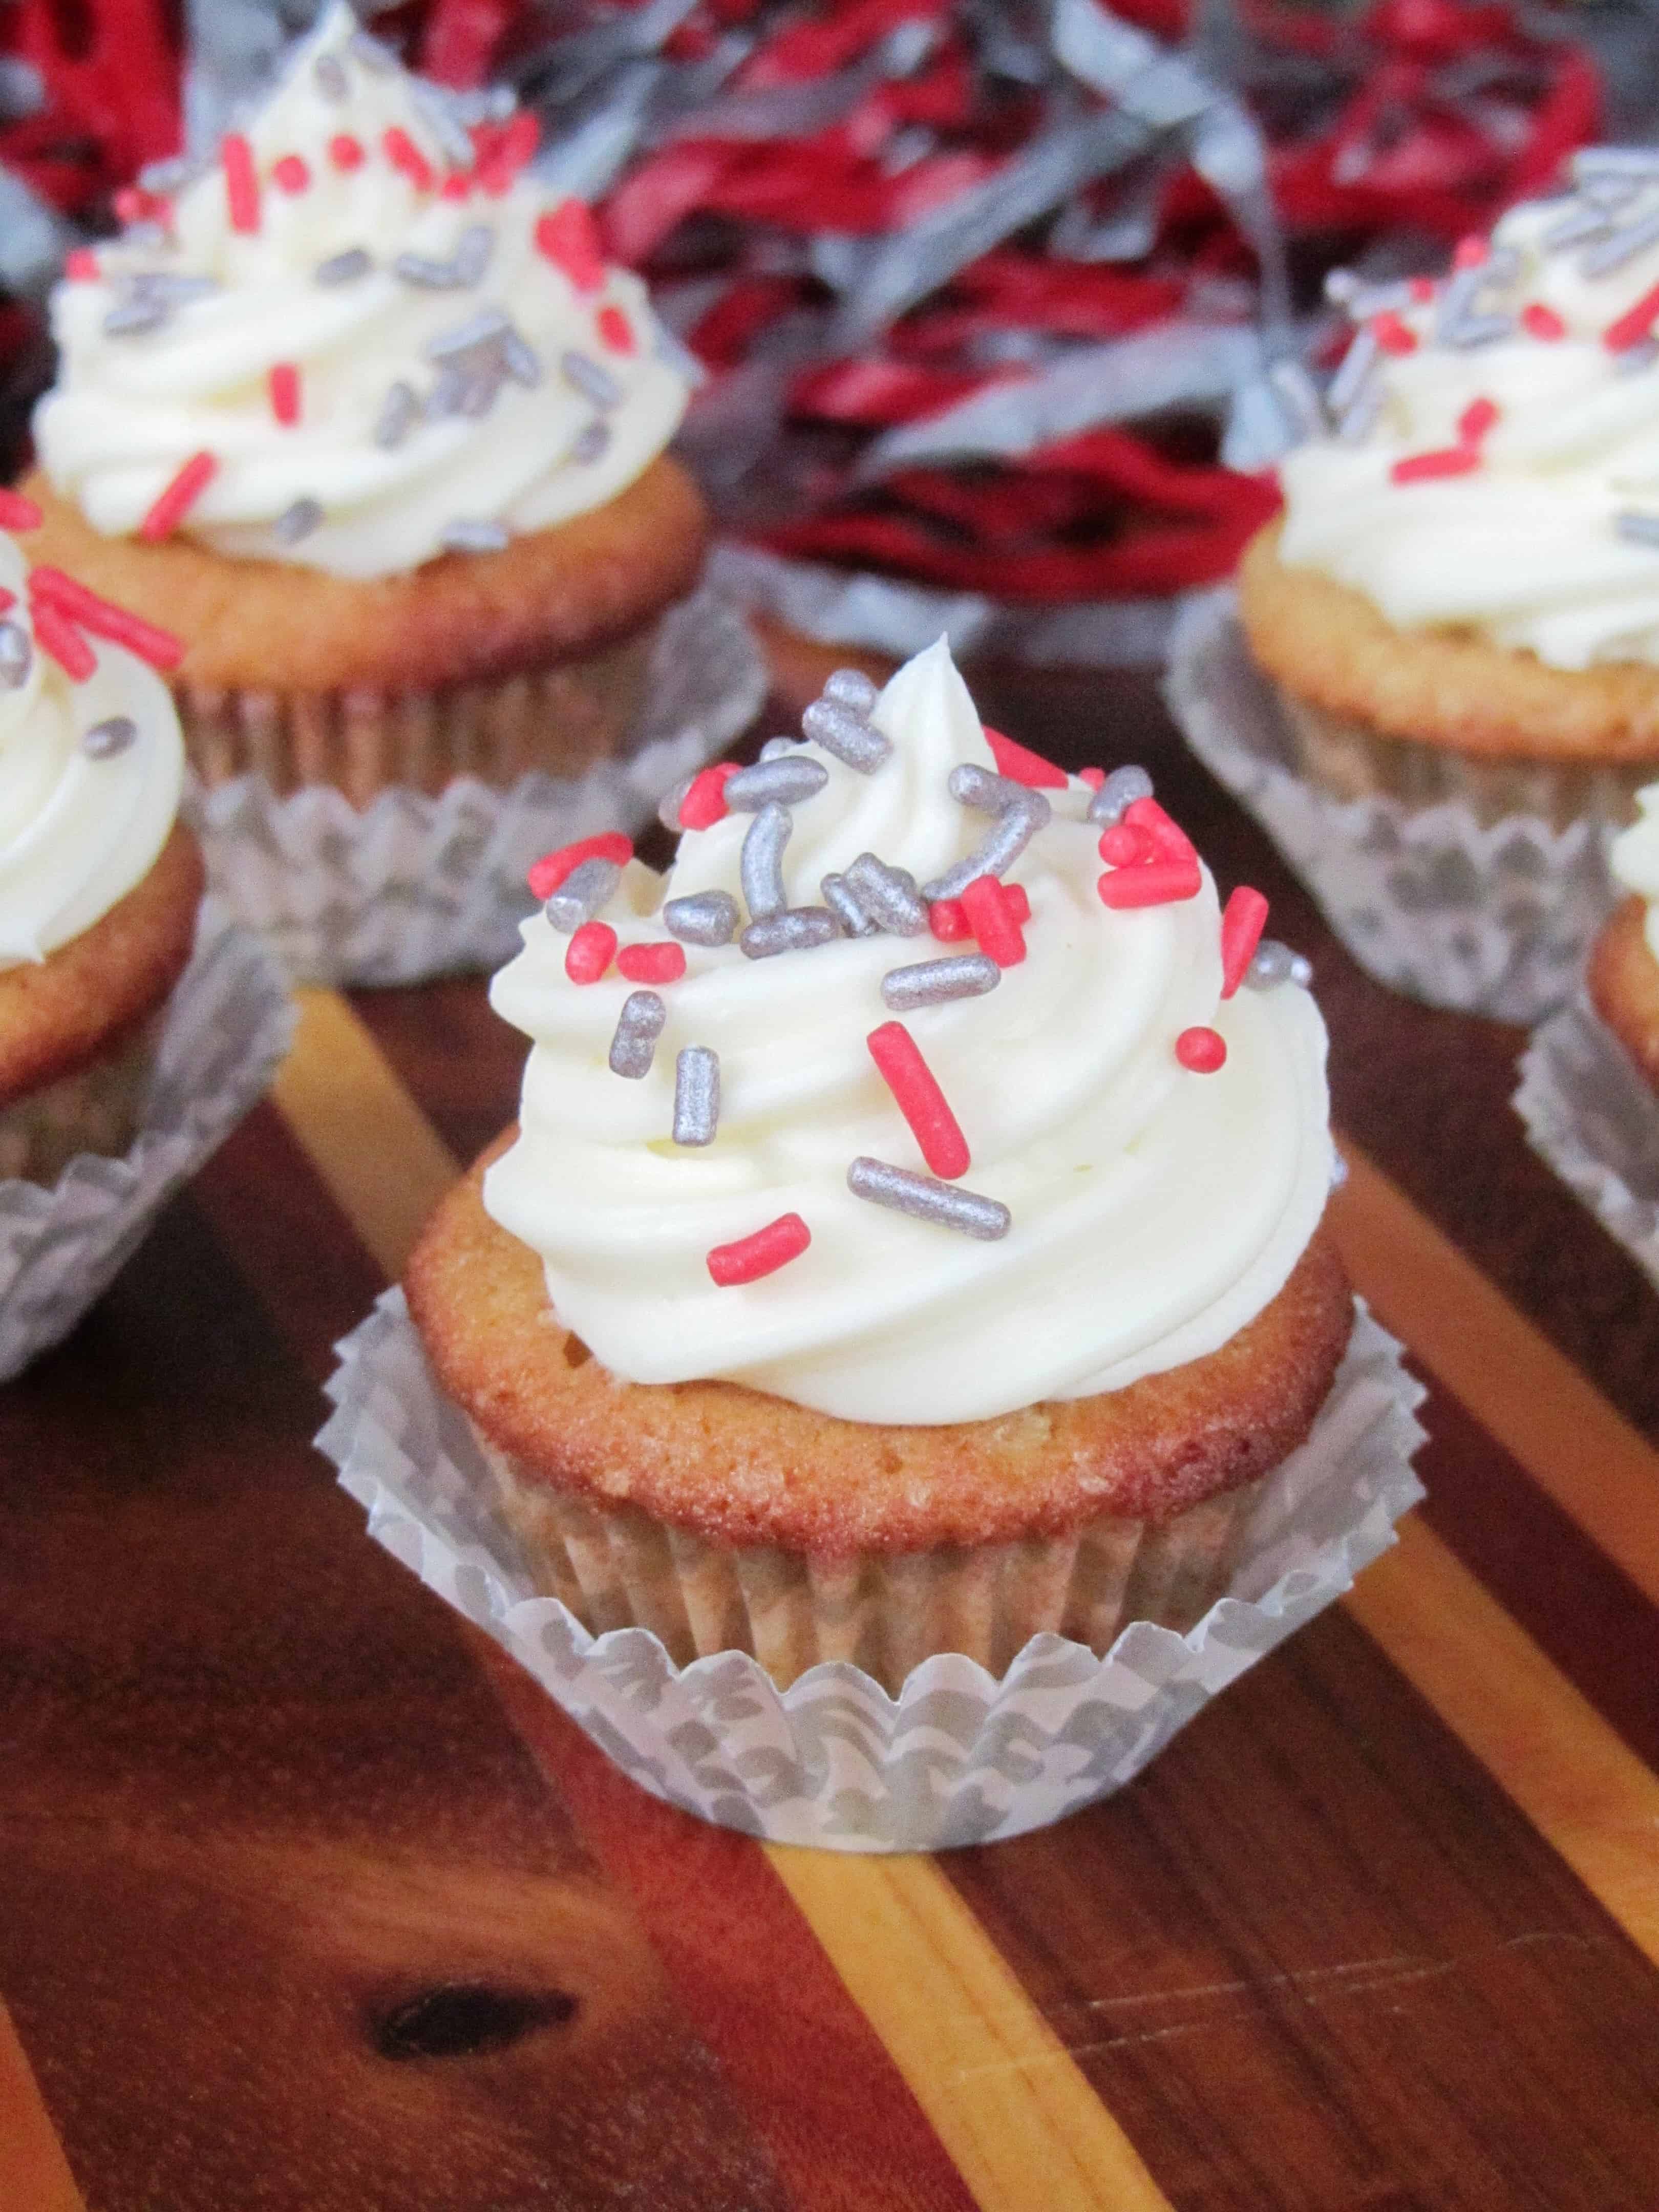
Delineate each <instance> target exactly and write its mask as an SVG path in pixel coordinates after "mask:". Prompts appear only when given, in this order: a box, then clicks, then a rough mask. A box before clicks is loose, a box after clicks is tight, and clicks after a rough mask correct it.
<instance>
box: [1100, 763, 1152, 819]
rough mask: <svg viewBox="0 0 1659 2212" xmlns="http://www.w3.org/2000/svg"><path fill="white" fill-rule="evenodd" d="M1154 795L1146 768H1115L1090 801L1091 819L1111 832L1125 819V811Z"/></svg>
mask: <svg viewBox="0 0 1659 2212" xmlns="http://www.w3.org/2000/svg"><path fill="white" fill-rule="evenodd" d="M1151 797H1152V778H1151V776H1149V775H1147V773H1146V769H1144V768H1134V767H1125V768H1115V769H1113V770H1112V772H1111V774H1110V775H1109V776H1108V777H1107V779H1106V781H1105V782H1104V783H1103V784H1102V785H1101V787H1100V789H1099V790H1098V791H1097V792H1096V793H1095V795H1094V797H1093V798H1092V799H1091V800H1090V801H1089V819H1090V821H1091V822H1093V823H1097V825H1098V826H1099V827H1100V828H1101V829H1111V828H1112V827H1113V825H1114V824H1115V823H1119V822H1121V820H1122V819H1123V813H1124V809H1125V808H1126V807H1129V806H1133V805H1134V803H1135V801H1136V800H1137V799H1150V798H1151Z"/></svg>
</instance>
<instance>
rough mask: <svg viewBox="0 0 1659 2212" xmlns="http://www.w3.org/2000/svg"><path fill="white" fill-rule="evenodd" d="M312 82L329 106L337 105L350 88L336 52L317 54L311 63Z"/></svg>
mask: <svg viewBox="0 0 1659 2212" xmlns="http://www.w3.org/2000/svg"><path fill="white" fill-rule="evenodd" d="M311 76H312V82H313V84H315V86H316V88H317V89H318V91H319V93H320V94H321V95H322V97H323V98H324V99H325V100H327V101H328V102H329V103H330V105H331V106H337V105H338V103H339V102H340V101H341V100H343V99H344V98H345V96H346V94H347V93H348V91H349V89H350V88H349V85H348V84H347V82H346V73H345V70H344V69H343V66H342V64H341V61H340V57H339V56H338V54H319V55H318V57H317V58H316V60H315V61H314V62H313V64H312V65H311Z"/></svg>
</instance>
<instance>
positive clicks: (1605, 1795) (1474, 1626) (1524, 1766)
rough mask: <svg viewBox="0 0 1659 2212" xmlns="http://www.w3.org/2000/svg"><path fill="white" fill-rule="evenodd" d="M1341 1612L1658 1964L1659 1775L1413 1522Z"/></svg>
mask: <svg viewBox="0 0 1659 2212" xmlns="http://www.w3.org/2000/svg"><path fill="white" fill-rule="evenodd" d="M1344 1603H1345V1604H1346V1607H1347V1608H1348V1610H1349V1612H1350V1613H1352V1615H1353V1617H1354V1618H1355V1620H1358V1622H1359V1624H1360V1626H1362V1627H1363V1628H1364V1630H1365V1632H1366V1633H1367V1634H1368V1635H1369V1636H1370V1637H1371V1638H1372V1639H1373V1640H1374V1641H1375V1642H1376V1643H1377V1644H1380V1645H1381V1647H1382V1649H1383V1650H1384V1651H1385V1652H1386V1653H1387V1655H1388V1656H1389V1659H1390V1660H1391V1661H1392V1662H1393V1663H1394V1664H1395V1666H1396V1667H1397V1668H1399V1669H1400V1671H1401V1674H1404V1675H1405V1676H1406V1677H1407V1680H1409V1681H1410V1682H1412V1683H1413V1685H1414V1686H1415V1687H1416V1688H1417V1689H1418V1690H1419V1691H1420V1692H1422V1694H1423V1696H1424V1697H1425V1698H1426V1699H1428V1701H1429V1703H1430V1704H1431V1705H1432V1706H1433V1707H1434V1709H1435V1711H1437V1713H1438V1714H1439V1716H1440V1717H1441V1719H1442V1720H1443V1721H1444V1722H1445V1723H1446V1724H1447V1726H1448V1727H1449V1728H1450V1729H1451V1730H1452V1732H1453V1733H1454V1735H1457V1736H1458V1737H1460V1738H1461V1739H1462V1741H1463V1743H1464V1744H1465V1745H1466V1746H1467V1747H1468V1749H1469V1750H1470V1751H1471V1752H1472V1753H1474V1756H1475V1758H1476V1759H1479V1760H1480V1764H1481V1765H1483V1766H1484V1767H1485V1768H1486V1771H1487V1772H1488V1773H1489V1774H1490V1775H1491V1776H1492V1778H1493V1779H1494V1780H1495V1781H1496V1782H1497V1783H1498V1785H1499V1787H1500V1788H1501V1789H1503V1790H1504V1792H1505V1793H1506V1794H1507V1795H1508V1796H1510V1798H1511V1799H1512V1800H1513V1802H1515V1803H1516V1805H1518V1806H1519V1807H1520V1808H1521V1810H1522V1812H1523V1813H1524V1814H1526V1816H1527V1818H1528V1820H1530V1821H1531V1823H1532V1825H1533V1826H1534V1828H1536V1829H1537V1830H1538V1832H1539V1833H1540V1834H1541V1836H1543V1837H1544V1838H1545V1839H1546V1840H1547V1842H1548V1843H1549V1844H1552V1845H1553V1847H1554V1849H1555V1850H1557V1851H1559V1853H1560V1855H1561V1857H1563V1858H1564V1859H1565V1861H1566V1863H1567V1864H1568V1865H1569V1866H1570V1867H1571V1869H1572V1870H1573V1872H1574V1873H1575V1874H1576V1875H1577V1876H1578V1879H1579V1880H1580V1881H1582V1882H1583V1885H1584V1887H1585V1888H1586V1889H1588V1890H1589V1891H1590V1892H1591V1893H1592V1894H1593V1895H1594V1896H1595V1897H1596V1898H1598V1899H1600V1901H1601V1904H1602V1905H1604V1906H1605V1907H1606V1909H1607V1911H1608V1912H1609V1913H1611V1914H1612V1916H1613V1918H1614V1919H1615V1920H1616V1921H1617V1922H1618V1923H1619V1924H1620V1927H1621V1928H1622V1929H1624V1930H1625V1932H1626V1935H1627V1936H1630V1938H1631V1940H1632V1942H1635V1943H1636V1944H1638V1946H1639V1947H1640V1948H1641V1949H1642V1950H1644V1952H1646V1954H1647V1955H1648V1956H1649V1958H1650V1959H1651V1960H1654V1961H1655V1963H1656V1964H1659V1777H1656V1776H1655V1775H1654V1774H1652V1773H1651V1772H1650V1770H1649V1769H1648V1768H1647V1767H1646V1766H1644V1765H1643V1763H1642V1761H1641V1760H1640V1759H1638V1758H1637V1756H1636V1754H1635V1753H1634V1752H1632V1750H1631V1749H1630V1748H1629V1747H1628V1746H1627V1745H1626V1743H1625V1742H1624V1741H1623V1739H1622V1738H1621V1737H1620V1736H1619V1735H1616V1734H1615V1733H1614V1731H1613V1729H1610V1728H1609V1727H1608V1726H1607V1723H1606V1722H1605V1721H1603V1720H1602V1719H1601V1716H1600V1715H1599V1714H1598V1713H1597V1712H1596V1711H1595V1708H1594V1706H1592V1705H1589V1703H1588V1702H1587V1701H1586V1700H1585V1699H1583V1697H1582V1696H1581V1695H1580V1694H1579V1692H1577V1690H1576V1689H1575V1688H1574V1687H1573V1686H1572V1684H1571V1682H1570V1681H1568V1680H1567V1678H1566V1676H1565V1674H1562V1673H1561V1672H1560V1671H1559V1668H1556V1667H1555V1666H1553V1664H1552V1663H1551V1662H1550V1661H1549V1660H1548V1659H1547V1658H1546V1657H1545V1656H1544V1654H1543V1653H1542V1652H1541V1650H1539V1649H1538V1646H1537V1645H1536V1644H1534V1643H1533V1641H1532V1639H1531V1638H1529V1637H1528V1636H1527V1635H1526V1634H1525V1632H1523V1631H1522V1629H1521V1628H1519V1627H1518V1626H1516V1622H1515V1621H1514V1620H1512V1619H1511V1618H1510V1615H1509V1614H1508V1613H1505V1612H1504V1609H1503V1607H1501V1606H1500V1605H1499V1604H1498V1602H1497V1601H1496V1600H1495V1599H1494V1598H1492V1596H1491V1595H1489V1594H1488V1593H1487V1591H1486V1589H1485V1588H1484V1587H1483V1585H1482V1584H1481V1583H1479V1582H1478V1581H1477V1580H1476V1579H1475V1577H1474V1576H1473V1575H1472V1574H1470V1572H1469V1571H1468V1568H1467V1567H1465V1566H1464V1565H1462V1562H1461V1561H1460V1560H1459V1559H1457V1558H1455V1555H1454V1554H1453V1553H1451V1552H1449V1550H1448V1549H1447V1548H1446V1547H1445V1546H1444V1545H1443V1543H1441V1541H1440V1540H1439V1539H1438V1537H1437V1536H1436V1535H1435V1534H1434V1533H1433V1531H1432V1530H1431V1528H1428V1527H1427V1525H1426V1524H1425V1522H1423V1521H1422V1520H1420V1519H1419V1517H1418V1516H1415V1515H1413V1516H1409V1517H1408V1518H1407V1520H1406V1521H1404V1522H1402V1523H1401V1528H1400V1542H1399V1545H1398V1547H1396V1549H1395V1550H1394V1551H1392V1552H1390V1553H1387V1554H1385V1556H1384V1557H1383V1558H1382V1559H1379V1560H1377V1561H1376V1564H1375V1565H1372V1566H1370V1567H1367V1568H1366V1570H1365V1571H1364V1574H1363V1575H1362V1576H1361V1577H1360V1579H1359V1580H1358V1583H1355V1585H1354V1587H1353V1589H1352V1591H1351V1592H1350V1593H1349V1595H1348V1596H1347V1597H1346V1599H1345V1600H1344Z"/></svg>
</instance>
